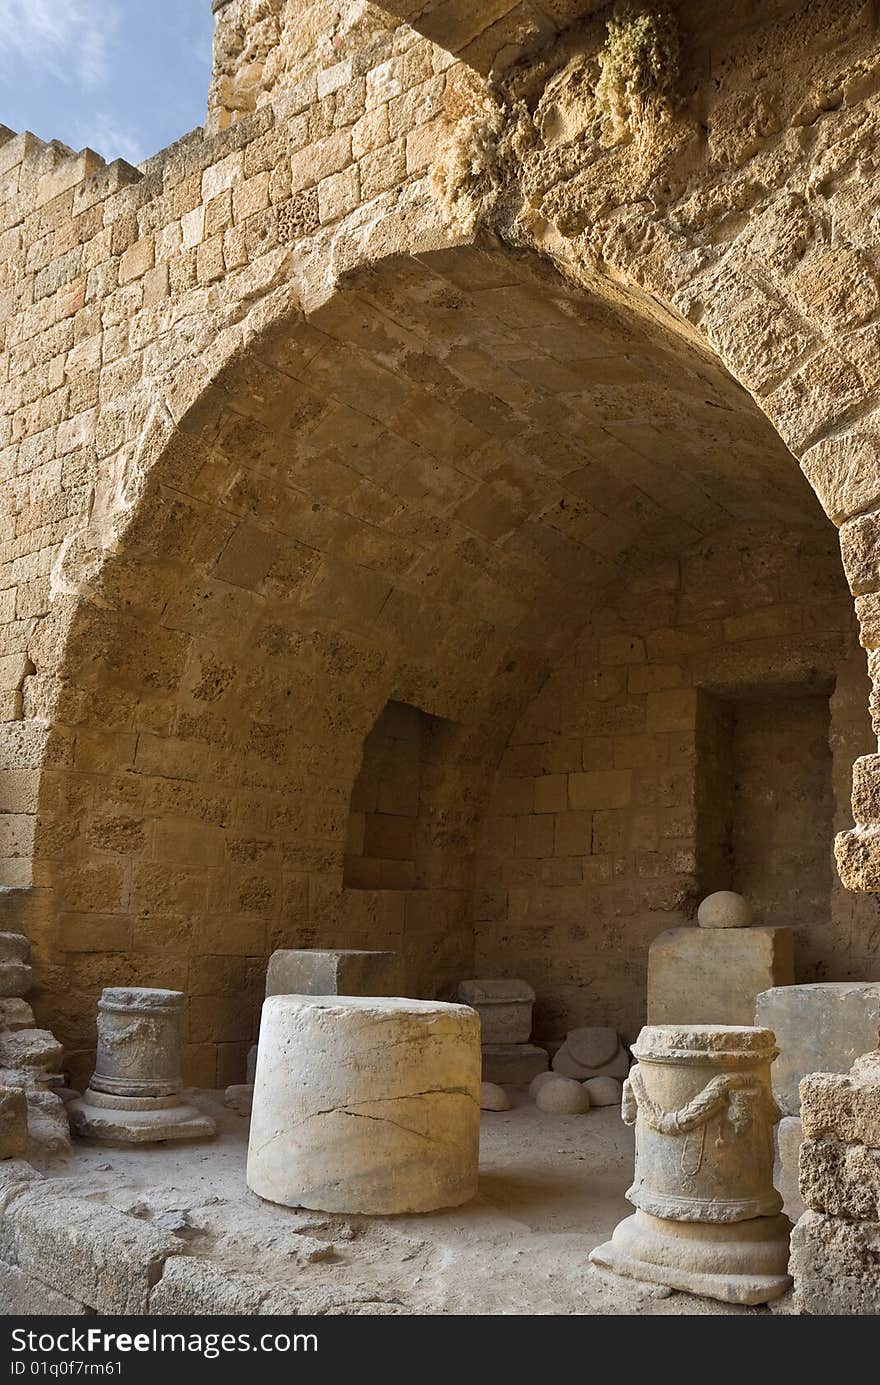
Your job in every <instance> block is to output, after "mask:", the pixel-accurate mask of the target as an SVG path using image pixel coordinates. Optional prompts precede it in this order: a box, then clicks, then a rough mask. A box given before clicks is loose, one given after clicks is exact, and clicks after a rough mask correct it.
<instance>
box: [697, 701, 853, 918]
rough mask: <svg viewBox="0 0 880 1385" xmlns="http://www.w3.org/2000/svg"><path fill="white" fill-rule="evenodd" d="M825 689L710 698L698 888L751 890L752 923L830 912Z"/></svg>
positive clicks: (705, 718) (702, 754) (701, 775)
mask: <svg viewBox="0 0 880 1385" xmlns="http://www.w3.org/2000/svg"><path fill="white" fill-rule="evenodd" d="M831 771H832V758H831V745H830V706H829V699H828V695H827V694H817V693H816V692H815V691H814V690H804V691H803V692H802V693H801V692H799V691H798V690H797V689H795V690H792V689H791V688H785V689H780V690H779V691H778V692H776V693H773V692H771V691H769V690H768V689H767V688H766V687H764V688H761V689H760V690H754V691H750V692H741V693H737V694H736V695H735V696H708V695H707V696H706V697H705V699H704V703H703V707H702V715H701V734H700V737H699V757H698V776H697V821H698V859H699V863H700V878H701V889H702V891H703V892H704V893H708V892H709V891H711V890H716V889H734V890H738V891H739V892H740V893H741V894H744V895H746V896H747V898H748V899H749V900H750V901H751V902H752V905H753V908H754V911H755V922H756V923H763V924H788V925H793V926H797V925H798V924H802V925H803V924H807V925H808V924H814V923H822V922H824V921H826V920H827V919H828V918H829V916H830V900H831V886H832V870H833V867H832V858H831V843H832V839H833V835H834V799H833V789H832V777H831Z"/></svg>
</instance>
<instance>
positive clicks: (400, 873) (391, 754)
mask: <svg viewBox="0 0 880 1385" xmlns="http://www.w3.org/2000/svg"><path fill="white" fill-rule="evenodd" d="M451 726H452V723H450V722H445V721H443V720H442V719H441V718H439V717H432V716H429V715H428V713H427V712H423V711H421V710H420V709H419V708H418V707H412V706H410V705H409V704H408V703H405V702H388V703H386V705H385V708H384V710H383V711H382V713H381V715H380V716H379V718H378V720H377V721H376V724H375V726H374V727H373V729H372V731H371V732H370V734H369V735H368V736H367V738H366V740H365V741H364V755H363V761H362V763H361V768H360V772H359V774H358V776H357V779H356V780H355V783H354V788H353V789H352V795H351V813H350V816H349V822H348V837H347V841H346V848H345V867H344V872H343V885H345V886H346V887H347V888H349V889H355V890H412V889H419V888H421V887H422V885H423V883H424V882H423V881H422V879H421V872H420V868H419V866H420V861H421V860H422V859H423V857H424V850H425V838H426V836H428V835H429V834H430V822H429V819H430V816H431V814H430V808H429V806H428V803H427V799H428V797H429V789H430V782H429V781H430V779H431V775H430V772H429V765H431V764H432V763H433V762H434V758H433V757H434V756H435V754H436V751H437V748H438V743H440V742H442V741H443V739H444V735H443V733H444V729H446V728H451Z"/></svg>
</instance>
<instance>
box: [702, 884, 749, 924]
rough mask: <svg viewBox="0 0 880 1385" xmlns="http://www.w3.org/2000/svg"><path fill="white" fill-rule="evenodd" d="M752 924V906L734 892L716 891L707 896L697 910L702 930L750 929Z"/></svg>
mask: <svg viewBox="0 0 880 1385" xmlns="http://www.w3.org/2000/svg"><path fill="white" fill-rule="evenodd" d="M751 922H752V906H751V904H750V903H749V901H748V900H747V899H745V898H744V897H743V895H741V894H736V893H735V892H734V891H733V890H716V891H715V893H714V894H709V895H706V898H705V899H704V900H703V902H702V904H701V905H700V907H699V909H698V910H697V923H698V924H699V926H700V927H701V928H748V927H749V926H750V925H751Z"/></svg>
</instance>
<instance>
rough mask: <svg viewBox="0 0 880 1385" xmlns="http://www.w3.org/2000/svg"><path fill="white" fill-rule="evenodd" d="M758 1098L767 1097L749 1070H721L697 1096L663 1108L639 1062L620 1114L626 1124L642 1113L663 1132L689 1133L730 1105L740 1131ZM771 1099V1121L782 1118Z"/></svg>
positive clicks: (626, 1084) (627, 1083) (625, 1088)
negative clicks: (671, 1108)
mask: <svg viewBox="0 0 880 1385" xmlns="http://www.w3.org/2000/svg"><path fill="white" fill-rule="evenodd" d="M755 1097H757V1098H758V1099H759V1100H766V1096H765V1092H764V1089H763V1088H762V1087H761V1086H760V1085H756V1084H755V1082H754V1079H753V1077H752V1076H751V1074H750V1073H747V1072H734V1073H722V1074H720V1075H719V1076H718V1077H713V1078H712V1080H711V1082H707V1083H706V1086H705V1087H704V1088H703V1090H702V1091H701V1092H698V1093H697V1095H696V1096H694V1097H692V1098H691V1100H690V1101H688V1102H687V1103H686V1104H685V1105H684V1106H680V1107H679V1108H678V1110H677V1111H664V1110H663V1108H662V1107H661V1106H660V1105H659V1104H658V1103H657V1102H656V1101H654V1100H653V1099H652V1098H651V1097H650V1096H648V1093H647V1092H646V1090H645V1083H644V1079H643V1077H642V1074H641V1071H640V1069H639V1066H638V1064H636V1066H635V1067H634V1068H633V1069H632V1071H631V1072H630V1074H629V1077H628V1078H627V1079H626V1081H625V1082H624V1084H623V1096H622V1100H621V1116H622V1117H623V1120H624V1122H625V1123H626V1124H627V1125H635V1122H636V1116H637V1115H638V1114H639V1113H641V1115H642V1118H643V1119H644V1120H645V1121H646V1122H647V1124H648V1125H649V1126H650V1127H651V1128H652V1130H656V1131H657V1132H658V1133H659V1134H661V1135H687V1134H689V1133H690V1131H692V1130H697V1129H698V1128H699V1127H700V1126H704V1125H706V1124H707V1123H708V1122H709V1121H710V1120H711V1119H712V1117H713V1116H714V1115H717V1113H718V1112H719V1111H721V1110H723V1108H724V1107H725V1106H726V1105H728V1104H729V1108H730V1121H731V1124H732V1125H733V1126H734V1128H735V1129H737V1130H739V1129H741V1128H743V1127H744V1126H745V1125H747V1124H748V1123H749V1121H750V1120H751V1115H750V1113H749V1109H748V1107H749V1105H750V1099H752V1098H755ZM770 1100H771V1108H772V1109H771V1110H770V1112H769V1116H770V1121H771V1124H775V1123H776V1121H777V1120H778V1119H779V1112H778V1110H777V1109H776V1103H775V1102H773V1101H772V1098H771V1099H770Z"/></svg>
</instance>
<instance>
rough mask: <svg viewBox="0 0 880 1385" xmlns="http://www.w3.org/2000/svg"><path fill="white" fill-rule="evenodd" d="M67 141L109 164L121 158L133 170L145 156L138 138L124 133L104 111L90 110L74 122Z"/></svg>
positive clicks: (143, 146) (145, 151) (144, 150)
mask: <svg viewBox="0 0 880 1385" xmlns="http://www.w3.org/2000/svg"><path fill="white" fill-rule="evenodd" d="M70 138H71V141H72V143H73V144H74V145H75V146H76V148H77V149H84V148H86V147H88V148H89V149H94V151H95V153H96V154H101V155H102V156H103V157H104V158H105V159H106V160H107V162H108V163H112V162H113V160H114V159H125V160H126V161H127V162H128V163H130V164H134V165H135V167H137V165H138V164H139V163H142V162H143V160H144V159H145V158H146V157H147V153H148V151H147V148H146V145H145V144H144V141H143V139H142V138H141V137H140V135H136V134H133V133H132V132H131V130H127V129H126V128H125V126H123V125H120V124H119V123H118V121H116V120H114V119H113V117H112V116H110V115H108V114H107V112H106V111H92V112H90V114H89V115H88V116H85V117H84V118H83V119H82V120H80V121H77V123H76V125H75V126H74V128H73V130H72V132H71V136H70Z"/></svg>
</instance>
